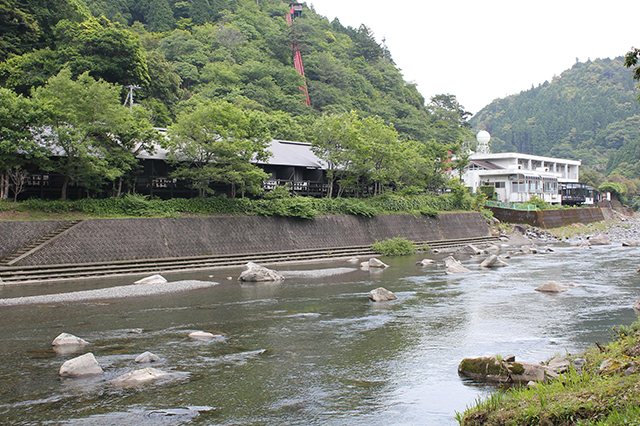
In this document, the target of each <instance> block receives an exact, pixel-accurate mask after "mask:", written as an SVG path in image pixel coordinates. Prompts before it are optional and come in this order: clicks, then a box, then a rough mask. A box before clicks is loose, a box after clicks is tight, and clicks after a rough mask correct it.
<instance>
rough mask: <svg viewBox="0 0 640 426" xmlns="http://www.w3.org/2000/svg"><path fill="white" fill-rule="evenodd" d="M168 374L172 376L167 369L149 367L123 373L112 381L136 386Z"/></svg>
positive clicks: (116, 383) (120, 384)
mask: <svg viewBox="0 0 640 426" xmlns="http://www.w3.org/2000/svg"><path fill="white" fill-rule="evenodd" d="M167 376H170V374H169V373H167V372H165V371H162V370H158V369H156V368H151V367H147V368H143V369H141V370H134V371H131V372H129V373H127V374H123V375H122V376H120V377H118V378H116V379H113V380H112V381H111V383H112V384H114V385H119V386H135V385H139V384H142V383H146V382H150V381H152V380H157V379H162V378H165V377H167Z"/></svg>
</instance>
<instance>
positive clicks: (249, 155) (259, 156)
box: [167, 102, 270, 197]
mask: <svg viewBox="0 0 640 426" xmlns="http://www.w3.org/2000/svg"><path fill="white" fill-rule="evenodd" d="M269 139H270V137H269V132H268V130H267V128H266V126H265V125H264V123H263V122H262V120H261V118H260V116H259V115H256V114H255V113H253V112H247V111H243V110H241V109H240V108H237V107H235V106H233V105H231V104H229V103H227V102H208V103H204V104H200V105H197V106H196V107H195V109H193V110H192V111H185V112H183V113H181V114H180V115H179V116H178V118H177V120H176V123H175V124H174V125H173V126H171V128H170V131H169V140H168V142H167V147H169V148H170V150H171V154H170V156H169V157H170V158H171V159H173V160H175V161H176V170H175V172H174V173H173V176H174V177H175V178H178V179H183V180H186V181H189V182H190V184H191V186H192V187H193V188H196V189H197V190H198V194H199V196H201V197H203V196H205V194H208V193H211V192H212V190H211V188H210V185H211V183H223V184H229V185H231V188H232V192H231V194H230V195H231V197H235V196H236V193H237V192H238V191H239V192H240V193H241V194H242V195H243V196H244V194H245V193H250V194H257V193H259V192H261V190H262V182H263V181H264V180H265V179H266V178H267V177H268V175H267V174H266V173H264V172H263V171H262V170H261V169H260V168H259V167H257V166H254V165H253V164H252V163H251V161H252V160H254V161H255V160H258V161H265V160H266V159H267V158H268V157H269V154H270V153H269V151H267V147H268V141H269Z"/></svg>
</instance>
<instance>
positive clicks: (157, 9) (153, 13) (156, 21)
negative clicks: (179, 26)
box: [147, 0, 174, 32]
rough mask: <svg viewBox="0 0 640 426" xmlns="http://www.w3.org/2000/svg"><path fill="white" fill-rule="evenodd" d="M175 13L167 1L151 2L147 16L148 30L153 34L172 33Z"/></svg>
mask: <svg viewBox="0 0 640 426" xmlns="http://www.w3.org/2000/svg"><path fill="white" fill-rule="evenodd" d="M173 23H174V19H173V11H172V10H171V6H169V2H168V1H167V0H151V2H150V3H149V13H148V14H147V28H148V30H149V31H151V32H163V31H171V28H173Z"/></svg>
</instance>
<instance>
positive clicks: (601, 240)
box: [589, 234, 611, 246]
mask: <svg viewBox="0 0 640 426" xmlns="http://www.w3.org/2000/svg"><path fill="white" fill-rule="evenodd" d="M589 243H590V244H591V245H592V246H606V245H609V244H611V238H609V236H608V235H605V234H598V235H596V236H595V237H591V238H589Z"/></svg>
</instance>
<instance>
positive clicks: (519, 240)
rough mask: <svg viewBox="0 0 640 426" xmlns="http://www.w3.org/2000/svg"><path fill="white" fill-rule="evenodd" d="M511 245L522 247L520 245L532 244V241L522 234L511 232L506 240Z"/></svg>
mask: <svg viewBox="0 0 640 426" xmlns="http://www.w3.org/2000/svg"><path fill="white" fill-rule="evenodd" d="M507 244H509V245H510V246H511V247H522V246H533V245H534V244H533V241H531V240H530V239H529V238H527V237H525V236H524V235H520V234H511V235H509V240H508V241H507Z"/></svg>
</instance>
